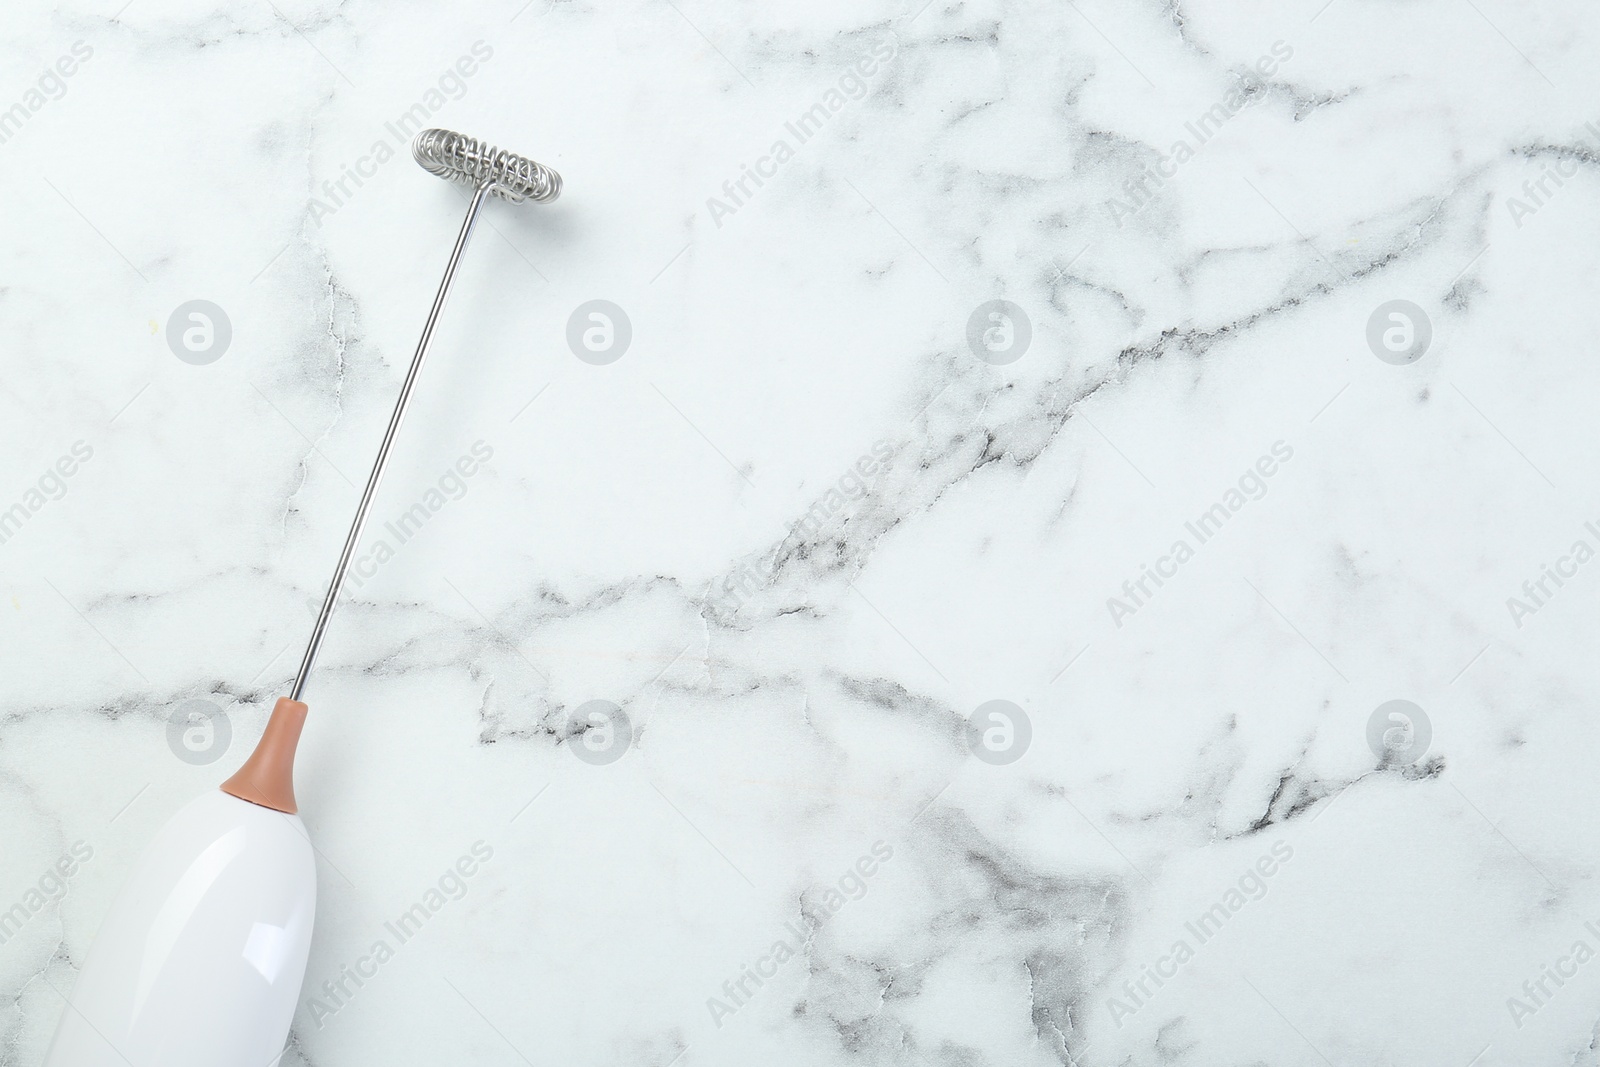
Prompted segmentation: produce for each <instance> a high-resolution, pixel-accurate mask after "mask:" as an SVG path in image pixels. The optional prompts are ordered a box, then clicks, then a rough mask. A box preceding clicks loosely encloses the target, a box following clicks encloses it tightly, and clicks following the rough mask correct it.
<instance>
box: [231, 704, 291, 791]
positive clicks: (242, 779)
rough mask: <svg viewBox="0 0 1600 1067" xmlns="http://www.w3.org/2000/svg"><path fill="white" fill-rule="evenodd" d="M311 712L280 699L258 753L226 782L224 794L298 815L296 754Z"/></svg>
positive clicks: (263, 732) (259, 743)
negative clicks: (307, 714) (295, 779)
mask: <svg viewBox="0 0 1600 1067" xmlns="http://www.w3.org/2000/svg"><path fill="white" fill-rule="evenodd" d="M307 710H309V709H308V708H307V707H306V705H304V704H302V703H300V701H298V700H290V699H289V698H288V697H279V698H278V703H277V706H275V707H274V708H273V709H272V717H271V718H270V719H268V720H267V728H266V729H265V730H264V731H262V733H261V740H260V741H259V742H257V743H256V750H255V751H254V752H252V753H250V758H249V759H247V760H245V761H244V766H243V767H240V768H239V771H238V773H237V774H235V775H234V776H233V777H232V778H229V779H228V780H227V781H226V782H223V783H222V791H223V792H224V793H230V794H232V795H233V796H236V797H238V798H239V799H240V800H248V801H249V802H250V803H252V804H260V805H261V806H262V807H263V808H271V809H273V810H274V811H285V812H288V813H289V814H290V815H293V814H295V813H296V812H298V811H299V810H300V809H299V808H297V807H296V806H295V803H294V751H295V748H296V747H297V746H298V745H299V744H300V728H301V727H303V726H304V725H305V724H306V712H307Z"/></svg>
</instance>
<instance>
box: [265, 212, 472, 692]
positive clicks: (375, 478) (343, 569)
mask: <svg viewBox="0 0 1600 1067" xmlns="http://www.w3.org/2000/svg"><path fill="white" fill-rule="evenodd" d="M492 187H493V183H492V182H485V183H484V184H483V185H480V186H479V187H478V191H477V192H476V193H475V194H474V195H473V197H472V204H471V206H470V207H468V208H467V217H466V218H465V219H464V220H463V221H462V223H461V233H460V234H458V235H457V236H456V244H455V247H454V248H452V249H451V250H450V262H449V263H447V264H446V265H445V268H444V280H443V281H441V282H440V283H439V295H438V296H435V297H434V298H433V308H432V310H430V311H429V312H428V321H427V322H426V323H424V324H423V327H422V340H420V341H418V342H417V353H416V355H414V356H412V357H411V368H410V369H409V370H407V371H406V380H405V382H404V384H402V385H401V386H400V399H398V400H397V401H395V405H394V414H393V415H391V416H389V428H388V429H387V430H385V431H384V432H383V444H381V445H380V446H378V458H377V459H376V460H374V461H373V464H372V473H371V474H370V475H368V477H367V487H366V488H365V489H363V490H362V491H361V503H360V504H358V505H357V506H356V518H355V521H354V522H352V523H351V524H350V535H349V536H348V537H346V538H345V540H344V551H342V552H340V553H339V562H338V564H337V565H336V566H335V567H334V569H333V581H332V582H330V583H329V584H328V595H327V596H326V597H324V598H323V601H322V610H321V611H319V612H317V622H316V625H315V626H314V627H312V630H311V640H310V642H309V643H307V645H306V654H305V657H304V658H303V659H301V660H300V670H299V672H298V673H297V674H296V675H295V676H294V688H293V689H292V690H291V691H290V693H289V696H290V698H291V699H293V700H299V699H300V694H301V693H302V692H303V691H304V690H305V687H306V679H307V678H308V677H310V675H311V668H312V666H314V665H315V664H316V662H317V652H318V651H319V650H320V649H321V648H322V637H323V635H324V634H325V633H326V632H327V629H328V619H329V618H330V617H332V615H333V606H334V604H336V603H338V600H339V591H340V590H341V589H343V588H344V579H345V576H346V575H347V574H348V573H349V571H350V563H351V561H352V560H353V559H355V554H356V549H357V548H358V547H359V546H360V544H361V533H362V531H363V530H364V529H366V525H367V516H368V515H369V514H371V512H372V500H373V498H374V497H376V496H377V495H378V485H379V483H380V482H382V481H383V471H384V468H385V467H386V466H388V463H389V450H390V449H391V448H392V447H393V446H394V439H395V435H396V434H398V433H399V432H400V423H401V422H403V421H404V420H405V417H406V409H407V408H408V407H410V406H411V393H412V390H413V389H415V388H416V384H417V374H418V372H420V371H421V370H422V363H423V361H424V360H425V359H427V358H428V348H429V346H430V345H431V344H432V343H433V331H434V329H435V327H437V326H438V325H439V315H440V313H441V312H443V311H444V305H445V300H446V298H447V297H449V295H450V283H451V281H452V280H454V278H455V276H456V266H457V265H458V264H459V263H460V262H461V254H462V253H463V252H465V251H466V249H467V242H468V241H469V240H471V239H472V227H473V225H474V224H475V223H476V222H477V221H478V209H479V208H481V207H482V206H483V200H484V197H486V196H488V195H489V190H490V189H491V188H492Z"/></svg>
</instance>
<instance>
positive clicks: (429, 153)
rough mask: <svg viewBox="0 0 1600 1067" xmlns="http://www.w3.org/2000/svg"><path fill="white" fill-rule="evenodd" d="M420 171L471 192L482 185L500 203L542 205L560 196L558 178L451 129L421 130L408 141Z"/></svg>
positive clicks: (528, 161)
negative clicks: (502, 201) (504, 201)
mask: <svg viewBox="0 0 1600 1067" xmlns="http://www.w3.org/2000/svg"><path fill="white" fill-rule="evenodd" d="M411 154H412V155H413V156H414V157H415V158H416V160H417V162H418V163H419V164H420V165H421V166H422V169H423V170H426V171H428V172H429V173H431V174H437V175H438V176H439V177H441V178H445V179H447V180H449V181H453V182H460V183H461V184H463V185H470V186H472V187H473V188H474V189H476V188H478V187H479V186H481V185H484V184H485V183H488V184H489V185H490V186H491V188H490V192H491V193H492V194H493V195H495V196H498V197H499V198H500V199H502V200H508V201H510V202H511V203H513V204H520V203H522V202H523V201H525V200H532V201H533V202H534V203H537V204H545V203H549V202H550V201H552V200H554V199H555V198H556V197H558V196H560V195H561V175H559V174H557V173H556V172H555V171H553V170H551V169H550V168H549V167H547V166H545V165H544V164H542V163H535V162H534V161H533V160H531V159H529V158H528V157H527V156H519V155H517V154H516V153H514V152H507V151H506V150H505V149H503V148H496V147H495V146H494V145H492V144H488V143H486V142H483V141H480V140H478V139H477V138H474V137H468V136H466V135H465V134H460V133H456V132H454V131H452V130H423V131H422V132H421V133H419V134H417V136H416V138H415V139H414V140H413V141H412V142H411Z"/></svg>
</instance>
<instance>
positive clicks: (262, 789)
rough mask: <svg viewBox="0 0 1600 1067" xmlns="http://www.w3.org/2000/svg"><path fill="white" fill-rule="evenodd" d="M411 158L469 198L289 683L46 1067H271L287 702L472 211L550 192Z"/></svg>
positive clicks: (307, 887)
mask: <svg viewBox="0 0 1600 1067" xmlns="http://www.w3.org/2000/svg"><path fill="white" fill-rule="evenodd" d="M411 151H412V155H413V156H414V157H415V158H416V161H417V162H418V163H419V164H421V166H422V167H423V169H425V170H427V171H429V172H431V173H433V174H436V175H438V176H439V177H441V178H445V179H447V180H449V181H454V182H459V183H462V184H464V185H468V186H470V187H472V189H473V195H472V202H471V204H470V205H469V206H468V208H467V217H466V218H465V219H464V220H463V221H462V224H461V232H460V234H459V235H458V236H457V237H456V242H455V247H454V248H452V249H451V251H450V261H449V263H448V264H446V266H445V272H444V280H443V281H442V282H440V284H439V292H438V295H437V296H435V297H434V300H433V307H432V309H431V310H430V311H429V312H428V319H427V322H426V323H425V324H424V325H423V328H422V339H421V340H420V341H419V342H418V344H417V351H416V354H415V355H414V356H412V357H411V367H410V369H409V370H407V372H406V377H405V381H404V382H403V383H402V385H401V387H400V396H399V399H398V400H397V401H396V402H395V408H394V414H393V415H391V416H390V418H389V426H388V429H387V430H385V431H384V435H383V443H382V444H381V445H380V446H379V448H378V456H377V459H376V460H375V461H374V462H373V466H372V473H371V475H370V476H369V477H368V478H367V485H366V489H365V490H363V491H362V494H361V501H360V503H359V504H358V505H357V507H356V516H355V521H354V522H352V523H351V525H350V533H349V536H348V537H346V538H345V543H344V550H343V551H342V552H340V554H339V561H338V564H337V565H336V566H335V568H334V572H333V580H332V581H331V582H330V583H329V585H328V594H327V596H326V597H325V598H324V600H323V602H322V610H321V611H319V612H318V613H317V620H316V623H315V625H313V627H312V630H311V639H310V641H309V642H308V643H307V645H306V652H305V656H304V657H303V658H302V659H301V661H300V669H299V670H298V671H297V672H296V674H295V679H294V685H293V686H292V687H291V688H290V690H289V695H288V696H287V697H280V698H279V700H278V702H277V705H276V706H275V707H274V708H273V709H272V716H271V717H270V718H269V719H268V721H267V726H266V729H265V730H264V731H263V732H262V735H261V740H260V742H259V743H258V744H257V746H256V748H255V751H254V752H252V753H251V754H250V757H249V758H248V759H247V760H245V762H244V765H243V766H242V767H240V768H239V771H238V773H236V774H234V775H233V777H231V778H229V779H228V780H227V781H226V782H224V783H223V785H222V789H221V791H220V792H213V793H208V794H205V795H202V796H201V797H199V798H197V799H196V800H194V801H191V802H190V803H189V804H188V805H186V806H185V807H183V808H182V809H180V810H179V811H178V812H177V814H175V815H173V816H172V818H171V819H170V820H168V822H167V824H166V825H165V826H164V827H162V829H161V830H160V831H159V832H158V833H157V835H156V838H155V840H154V842H153V843H152V844H151V846H150V847H149V849H148V850H147V851H146V853H145V855H144V857H143V858H142V860H141V862H140V864H139V867H138V868H137V870H136V871H135V873H134V875H133V877H132V878H131V879H130V880H129V881H128V883H127V885H125V886H124V887H123V889H122V891H121V893H120V894H119V895H118V896H117V899H116V900H115V902H114V903H113V904H112V906H111V910H110V912H109V914H108V915H107V917H106V919H105V922H104V923H103V924H102V925H101V927H100V932H99V934H98V935H96V938H95V941H94V944H93V946H92V947H91V949H90V952H89V955H88V958H87V959H86V960H85V961H84V965H83V970H82V971H81V972H80V974H79V975H78V982H77V984H76V986H74V987H73V991H72V995H71V997H69V998H68V1001H67V1008H66V1011H65V1012H64V1013H63V1015H62V1018H61V1022H60V1024H59V1026H58V1027H57V1029H56V1035H55V1039H54V1040H53V1041H52V1042H51V1044H50V1050H49V1052H48V1053H47V1054H46V1056H45V1067H273V1065H275V1064H277V1063H278V1061H279V1059H280V1058H281V1057H282V1055H283V1052H284V1041H285V1039H286V1037H287V1036H288V1033H289V1027H290V1024H291V1023H292V1022H293V1019H294V1009H295V1003H296V1001H297V1000H298V999H299V996H300V986H301V983H302V982H303V981H304V979H305V969H306V959H307V956H308V955H309V953H310V950H311V929H312V922H313V919H314V913H315V910H316V892H317V885H316V867H315V863H314V860H313V851H312V848H311V842H310V839H309V838H308V837H307V835H306V830H305V825H304V823H302V822H301V820H300V817H299V815H298V814H297V812H298V810H299V809H298V807H297V806H296V804H295V798H294V754H295V749H296V747H297V746H298V744H299V741H300V731H301V728H302V727H303V726H304V724H305V718H306V712H307V710H308V709H307V706H306V705H305V704H304V703H302V702H301V700H300V697H301V694H302V693H303V692H304V691H305V686H306V681H307V679H308V678H309V677H310V674H311V669H312V667H313V666H314V665H315V664H316V660H317V652H318V651H319V650H320V648H321V646H322V638H323V635H324V634H325V633H326V631H327V628H328V620H329V618H330V617H331V616H332V614H333V608H334V605H335V604H336V603H337V602H338V599H339V592H340V590H341V588H342V587H343V585H344V579H345V575H346V573H347V572H348V571H349V569H350V563H351V561H352V560H353V559H354V557H355V552H356V549H357V547H359V545H360V542H361V534H362V531H363V529H364V528H365V527H366V522H367V515H368V513H369V512H370V511H371V509H372V501H373V498H374V497H375V496H376V495H377V492H378V484H379V482H381V481H382V480H383V473H384V468H385V466H386V465H387V464H388V461H389V451H390V448H391V446H392V445H393V444H394V439H395V435H396V434H397V433H398V432H399V430H400V423H401V422H402V420H403V419H404V418H405V414H406V409H407V407H408V406H409V405H410V403H411V393H412V390H413V388H414V387H415V386H416V382H417V374H418V372H419V371H420V370H421V369H422V363H423V360H424V359H425V358H426V357H427V354H428V348H429V346H430V344H431V343H432V341H433V332H434V328H435V327H436V326H437V325H438V322H439V316H440V313H441V312H442V311H443V310H444V305H445V301H446V298H447V297H448V296H449V295H450V283H451V281H452V280H453V279H454V277H455V273H456V266H457V265H458V264H459V263H460V262H461V255H462V253H463V252H464V251H465V250H466V247H467V241H468V240H469V239H470V238H471V236H472V229H473V225H474V224H475V223H476V221H477V218H478V211H479V209H480V208H481V207H482V206H483V202H484V200H485V198H486V197H489V196H497V197H499V198H500V199H502V200H506V201H509V202H511V203H513V204H520V203H524V202H526V201H530V200H531V201H533V202H534V203H548V202H549V201H551V200H554V199H555V198H556V197H557V196H559V195H560V193H561V176H560V175H559V174H557V173H556V172H555V171H553V170H551V169H550V168H548V167H546V166H543V165H541V164H539V163H535V162H534V161H533V160H531V159H528V158H526V157H524V156H519V155H515V154H513V153H511V152H506V151H504V150H502V149H498V148H495V147H494V146H492V145H488V144H485V143H484V142H482V141H478V140H475V139H473V138H471V137H465V136H463V135H461V134H459V133H453V132H451V131H449V130H424V131H423V132H422V133H419V134H418V135H417V136H416V138H415V140H414V141H413V142H412V145H411Z"/></svg>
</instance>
